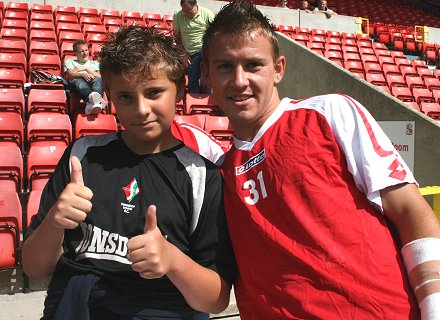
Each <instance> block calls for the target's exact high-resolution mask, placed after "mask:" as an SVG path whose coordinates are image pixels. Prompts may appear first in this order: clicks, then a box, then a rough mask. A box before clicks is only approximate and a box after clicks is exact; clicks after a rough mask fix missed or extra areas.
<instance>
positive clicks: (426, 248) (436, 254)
mask: <svg viewBox="0 0 440 320" xmlns="http://www.w3.org/2000/svg"><path fill="white" fill-rule="evenodd" d="M402 256H403V261H404V262H405V266H406V270H407V271H408V273H409V272H410V271H411V270H412V269H414V267H416V266H418V265H419V264H422V263H424V262H427V261H432V260H439V261H440V239H439V238H421V239H417V240H414V241H411V242H409V243H407V244H406V245H405V246H404V247H403V248H402Z"/></svg>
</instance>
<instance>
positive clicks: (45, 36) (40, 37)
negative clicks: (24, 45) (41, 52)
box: [29, 29, 57, 42]
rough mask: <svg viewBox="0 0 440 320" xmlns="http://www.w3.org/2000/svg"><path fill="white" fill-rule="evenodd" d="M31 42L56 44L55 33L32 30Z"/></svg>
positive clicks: (30, 34)
mask: <svg viewBox="0 0 440 320" xmlns="http://www.w3.org/2000/svg"><path fill="white" fill-rule="evenodd" d="M29 41H51V42H56V41H57V36H56V34H55V31H49V30H40V29H32V30H31V31H30V33H29Z"/></svg>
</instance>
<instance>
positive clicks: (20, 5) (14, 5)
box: [5, 1, 29, 13]
mask: <svg viewBox="0 0 440 320" xmlns="http://www.w3.org/2000/svg"><path fill="white" fill-rule="evenodd" d="M5 10H10V11H14V12H24V13H28V11H29V5H28V4H27V3H26V2H14V1H11V2H8V4H7V5H6V7H5Z"/></svg>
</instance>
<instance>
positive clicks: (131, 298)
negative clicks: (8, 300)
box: [28, 133, 235, 319]
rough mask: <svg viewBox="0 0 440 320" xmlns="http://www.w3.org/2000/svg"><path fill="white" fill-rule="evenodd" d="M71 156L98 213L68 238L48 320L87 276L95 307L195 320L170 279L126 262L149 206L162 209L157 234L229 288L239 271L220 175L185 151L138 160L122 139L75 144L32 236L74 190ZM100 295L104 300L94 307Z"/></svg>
mask: <svg viewBox="0 0 440 320" xmlns="http://www.w3.org/2000/svg"><path fill="white" fill-rule="evenodd" d="M73 155H75V156H77V157H78V158H79V159H80V160H81V163H82V168H83V176H84V183H85V185H86V186H88V187H89V188H90V189H92V190H93V199H92V203H93V207H92V211H91V212H90V213H88V215H87V218H86V219H85V220H84V221H83V222H81V223H80V225H79V227H77V228H76V229H73V230H66V231H65V236H64V246H63V249H64V253H63V255H62V257H61V259H60V261H59V262H58V264H57V270H56V271H55V272H54V276H53V279H52V281H51V284H50V287H49V291H48V298H47V301H46V309H45V319H46V318H47V319H50V318H51V317H52V316H53V312H55V308H56V306H57V305H58V303H59V300H60V299H61V293H62V292H63V291H64V289H65V288H64V286H65V285H66V283H67V280H68V279H70V278H71V277H72V275H78V274H83V273H86V274H93V275H95V276H97V277H98V282H97V284H96V287H94V289H93V290H92V293H91V298H90V301H91V305H92V306H93V305H94V304H98V305H99V303H101V305H102V304H103V305H104V306H105V307H106V308H107V309H109V310H110V311H112V312H114V313H115V314H118V315H119V316H124V317H128V316H130V317H133V316H134V315H138V316H140V315H142V316H143V317H148V316H164V314H162V313H161V312H164V310H166V313H167V314H166V315H167V316H170V317H178V318H181V317H182V318H183V317H184V316H189V315H192V314H194V313H195V312H194V310H192V309H191V308H190V307H189V306H188V304H187V303H186V301H185V299H184V298H183V296H182V294H181V293H180V292H179V290H177V288H176V287H175V286H174V285H173V284H172V283H171V281H170V280H168V278H167V277H162V278H159V279H153V280H151V279H150V280H146V279H144V278H142V277H141V276H140V275H139V273H138V272H134V271H133V269H132V264H131V262H130V261H128V260H127V257H126V256H127V242H128V240H129V239H130V238H132V237H134V236H135V235H138V234H142V233H143V230H144V224H145V212H146V209H147V207H148V206H149V205H151V204H154V205H156V207H157V219H158V227H159V229H160V230H161V232H162V234H163V235H164V237H166V239H167V240H168V241H169V242H171V243H172V244H174V245H175V246H176V247H178V248H179V249H180V250H181V251H182V252H184V253H185V254H187V255H188V256H189V257H191V258H192V259H193V260H194V261H196V262H197V263H199V264H200V265H202V266H205V267H207V268H210V269H212V270H214V271H216V272H217V273H219V274H220V275H221V276H222V277H223V278H224V279H225V280H227V281H228V282H229V283H230V284H231V283H232V281H233V278H234V270H235V267H234V258H233V254H232V249H231V247H230V242H229V240H228V232H227V228H226V223H225V219H224V215H223V203H222V197H221V195H222V191H221V188H222V182H221V176H220V173H219V171H218V169H216V167H215V166H214V165H213V164H212V163H211V162H209V161H207V160H205V159H204V158H203V157H200V156H199V155H198V154H196V153H195V152H194V151H192V150H190V149H188V148H187V147H185V146H184V145H182V144H180V145H178V146H176V147H174V148H172V149H169V150H166V151H163V152H159V153H154V154H149V155H144V156H141V155H137V154H136V153H134V152H133V151H131V150H130V148H128V147H127V145H126V144H125V143H124V142H123V140H122V139H121V136H120V133H114V134H108V135H102V136H88V137H83V138H81V139H79V140H77V141H76V142H75V143H74V144H73V145H72V146H70V147H69V148H68V149H67V150H66V152H65V154H64V155H63V157H62V159H61V161H60V165H59V166H58V167H57V169H56V171H55V173H54V175H53V177H52V178H51V180H50V181H49V182H48V184H47V186H46V188H45V189H44V191H43V194H42V201H41V206H40V208H39V210H38V214H37V216H36V218H35V219H34V220H33V221H32V223H31V225H30V227H29V230H28V233H29V234H30V233H32V232H33V231H34V230H35V229H36V228H37V227H38V226H39V224H40V223H41V222H42V221H43V219H44V217H45V215H46V213H47V212H48V211H49V210H50V208H51V207H52V206H53V205H54V203H55V202H56V201H57V199H58V197H59V195H60V193H61V192H62V191H63V189H64V188H65V186H66V185H67V184H68V183H69V182H70V172H69V159H70V157H71V156H73ZM59 289H63V291H60V290H59ZM96 292H98V293H100V294H101V295H98V297H99V299H97V298H96V299H95V300H94V298H93V297H94V296H95V295H96V294H97V293H96ZM104 292H105V294H104ZM115 292H117V293H118V294H117V295H115ZM113 295H115V297H116V298H113ZM97 301H98V302H99V303H98V302H97ZM130 319H131V318H130ZM142 319H143V318H142ZM191 319H192V318H191Z"/></svg>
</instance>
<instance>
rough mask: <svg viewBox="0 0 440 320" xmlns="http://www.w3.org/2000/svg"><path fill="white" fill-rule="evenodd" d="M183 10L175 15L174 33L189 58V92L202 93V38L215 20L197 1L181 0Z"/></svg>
mask: <svg viewBox="0 0 440 320" xmlns="http://www.w3.org/2000/svg"><path fill="white" fill-rule="evenodd" d="M180 6H181V7H182V10H180V11H178V12H176V13H175V14H174V19H173V32H174V37H175V38H176V40H177V41H179V42H181V43H182V45H183V47H184V48H185V51H186V53H187V54H188V56H187V57H186V58H185V61H188V62H187V63H188V92H190V93H200V92H201V90H200V76H201V72H200V61H201V58H202V51H201V49H202V37H203V34H204V32H205V30H206V27H207V25H208V24H209V23H210V22H211V21H212V19H214V13H212V11H211V10H209V9H207V8H204V7H202V6H199V5H198V4H197V1H196V0H181V1H180Z"/></svg>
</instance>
